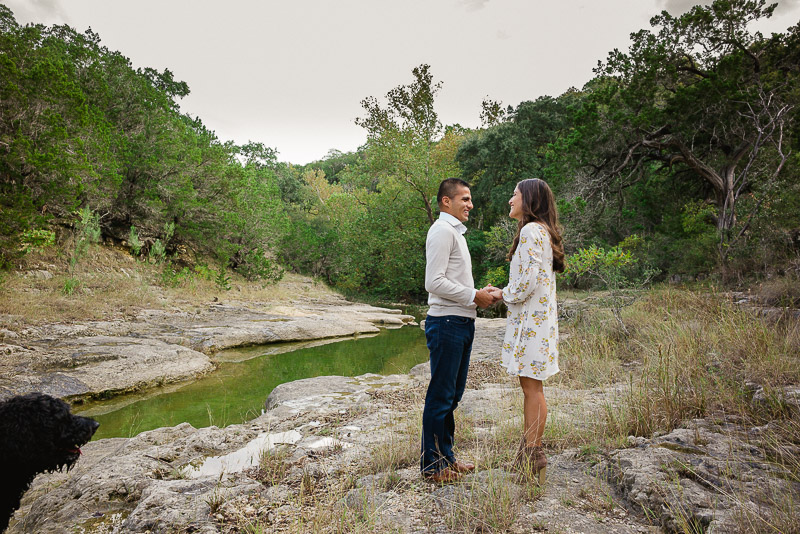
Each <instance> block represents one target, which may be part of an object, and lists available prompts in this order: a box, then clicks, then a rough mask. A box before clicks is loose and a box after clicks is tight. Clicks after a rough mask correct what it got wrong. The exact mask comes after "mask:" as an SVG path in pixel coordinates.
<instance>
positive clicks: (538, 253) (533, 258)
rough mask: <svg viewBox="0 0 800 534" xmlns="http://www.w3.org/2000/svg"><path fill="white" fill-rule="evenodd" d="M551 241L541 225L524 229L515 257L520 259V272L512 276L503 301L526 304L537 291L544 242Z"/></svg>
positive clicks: (504, 290)
mask: <svg viewBox="0 0 800 534" xmlns="http://www.w3.org/2000/svg"><path fill="white" fill-rule="evenodd" d="M545 239H550V237H549V236H548V235H547V230H545V229H544V228H543V227H542V226H541V225H539V224H536V223H529V224H527V225H525V226H524V227H523V228H522V232H520V236H519V244H518V245H517V250H516V251H514V255H515V256H518V257H519V260H520V261H519V271H518V272H517V273H516V275H514V273H512V276H510V277H509V278H510V280H509V284H508V285H507V286H506V287H505V288H504V289H503V300H504V301H506V302H507V303H509V304H518V303H520V302H525V301H526V300H528V298H530V296H531V295H532V294H533V292H534V290H535V289H536V284H537V278H538V276H539V271H540V270H541V268H542V258H543V257H544V240H545Z"/></svg>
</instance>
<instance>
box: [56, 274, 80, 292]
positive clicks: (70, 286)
mask: <svg viewBox="0 0 800 534" xmlns="http://www.w3.org/2000/svg"><path fill="white" fill-rule="evenodd" d="M80 286H81V281H80V280H78V279H77V278H75V277H73V276H70V277H67V279H66V280H64V286H63V287H62V288H61V291H62V292H63V293H64V294H65V295H67V296H68V297H69V296H72V295H73V294H74V293H75V291H77V290H78V288H79V287H80Z"/></svg>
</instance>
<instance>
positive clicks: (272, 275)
mask: <svg viewBox="0 0 800 534" xmlns="http://www.w3.org/2000/svg"><path fill="white" fill-rule="evenodd" d="M236 270H237V271H238V272H239V273H240V274H241V275H242V276H244V277H245V278H247V279H248V280H265V281H267V282H271V283H275V282H278V281H280V279H281V278H283V274H284V271H283V269H282V268H281V266H280V265H278V264H277V263H276V262H275V261H273V260H271V259H270V258H268V257H267V255H266V253H265V252H264V251H263V250H262V249H261V247H256V248H255V249H253V250H251V251H249V252H248V253H246V254H245V255H244V257H243V258H242V261H241V263H240V264H239V265H238V266H237V267H236Z"/></svg>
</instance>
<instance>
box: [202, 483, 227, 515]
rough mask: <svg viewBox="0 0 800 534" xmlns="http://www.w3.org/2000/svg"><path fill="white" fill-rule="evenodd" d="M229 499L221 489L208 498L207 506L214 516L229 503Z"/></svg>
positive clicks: (215, 490) (217, 489)
mask: <svg viewBox="0 0 800 534" xmlns="http://www.w3.org/2000/svg"><path fill="white" fill-rule="evenodd" d="M227 500H228V499H227V498H226V497H225V495H224V494H223V493H222V492H221V491H220V490H219V488H216V489H214V493H212V494H211V495H209V496H208V497H206V504H207V505H208V508H209V509H210V510H211V513H212V514H216V513H217V512H219V511H220V510H221V509H222V506H223V505H224V504H225V503H226V502H227Z"/></svg>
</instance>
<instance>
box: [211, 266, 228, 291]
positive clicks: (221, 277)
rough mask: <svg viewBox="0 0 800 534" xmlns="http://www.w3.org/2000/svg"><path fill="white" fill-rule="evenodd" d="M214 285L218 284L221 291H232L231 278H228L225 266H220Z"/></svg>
mask: <svg viewBox="0 0 800 534" xmlns="http://www.w3.org/2000/svg"><path fill="white" fill-rule="evenodd" d="M214 283H215V284H217V287H218V288H220V289H224V290H225V291H230V290H231V277H230V276H228V273H227V269H226V268H225V265H220V266H219V271H218V272H217V276H216V278H214Z"/></svg>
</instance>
